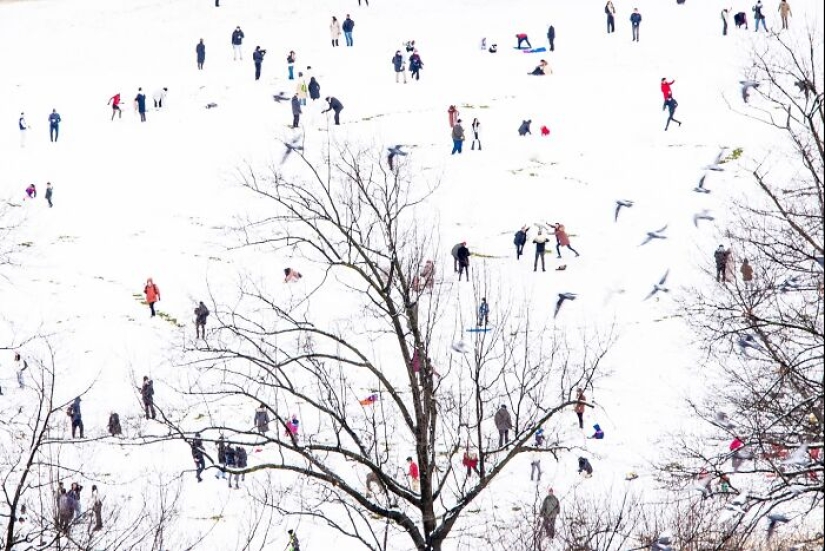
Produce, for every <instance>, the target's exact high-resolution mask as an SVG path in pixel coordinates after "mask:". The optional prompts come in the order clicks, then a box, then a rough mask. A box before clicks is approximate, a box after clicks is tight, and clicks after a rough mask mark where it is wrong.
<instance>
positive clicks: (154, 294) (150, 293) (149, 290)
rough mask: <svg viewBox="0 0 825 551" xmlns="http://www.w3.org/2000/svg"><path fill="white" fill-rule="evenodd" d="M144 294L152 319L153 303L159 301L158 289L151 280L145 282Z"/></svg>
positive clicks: (153, 312)
mask: <svg viewBox="0 0 825 551" xmlns="http://www.w3.org/2000/svg"><path fill="white" fill-rule="evenodd" d="M143 292H144V293H145V294H146V303H147V304H148V305H149V311H150V312H152V317H154V316H155V303H156V302H157V301H159V300H160V289H158V286H157V285H155V282H154V281H152V278H151V277H150V278H149V279H147V280H146V287H144V288H143Z"/></svg>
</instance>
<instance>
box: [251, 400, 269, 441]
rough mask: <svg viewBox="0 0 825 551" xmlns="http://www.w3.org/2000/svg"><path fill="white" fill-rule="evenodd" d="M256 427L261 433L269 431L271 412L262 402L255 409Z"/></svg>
mask: <svg viewBox="0 0 825 551" xmlns="http://www.w3.org/2000/svg"><path fill="white" fill-rule="evenodd" d="M254 423H255V429H257V431H258V432H259V433H261V434H264V433H265V432H267V431H269V413H268V412H267V411H266V406H265V405H263V404H261V405H260V406H259V407H258V409H256V410H255V419H254Z"/></svg>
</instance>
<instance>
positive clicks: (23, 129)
mask: <svg viewBox="0 0 825 551" xmlns="http://www.w3.org/2000/svg"><path fill="white" fill-rule="evenodd" d="M17 128H18V130H20V147H26V134H27V133H28V131H29V124H28V123H27V122H26V114H25V113H20V118H19V119H17Z"/></svg>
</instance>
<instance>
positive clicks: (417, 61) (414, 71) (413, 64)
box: [410, 50, 424, 80]
mask: <svg viewBox="0 0 825 551" xmlns="http://www.w3.org/2000/svg"><path fill="white" fill-rule="evenodd" d="M423 68H424V62H423V61H421V56H420V55H418V50H413V53H412V55H410V78H414V79H415V80H419V79H420V78H421V69H423Z"/></svg>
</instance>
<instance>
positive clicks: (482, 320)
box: [476, 297, 490, 327]
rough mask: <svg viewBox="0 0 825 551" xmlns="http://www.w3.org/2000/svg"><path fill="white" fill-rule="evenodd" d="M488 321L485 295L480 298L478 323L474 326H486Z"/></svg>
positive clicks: (488, 314) (488, 308)
mask: <svg viewBox="0 0 825 551" xmlns="http://www.w3.org/2000/svg"><path fill="white" fill-rule="evenodd" d="M489 321H490V305H489V304H487V299H486V298H485V297H482V298H481V304H479V306H478V323H476V327H487V324H488V323H489Z"/></svg>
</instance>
